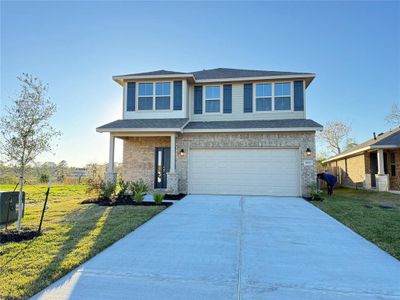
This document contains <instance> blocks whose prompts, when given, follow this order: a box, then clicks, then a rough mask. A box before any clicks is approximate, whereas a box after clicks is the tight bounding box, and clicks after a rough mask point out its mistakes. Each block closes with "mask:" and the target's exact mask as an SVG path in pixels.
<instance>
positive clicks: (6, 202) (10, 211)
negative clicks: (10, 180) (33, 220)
mask: <svg viewBox="0 0 400 300" xmlns="http://www.w3.org/2000/svg"><path fill="white" fill-rule="evenodd" d="M18 195H19V192H1V191H0V225H5V224H6V222H7V215H8V224H10V223H13V222H15V221H17V220H18V209H19V207H18ZM22 203H23V204H24V205H23V207H24V208H25V193H22ZM23 215H24V211H22V216H23Z"/></svg>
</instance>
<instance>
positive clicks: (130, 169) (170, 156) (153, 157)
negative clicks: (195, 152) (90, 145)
mask: <svg viewBox="0 0 400 300" xmlns="http://www.w3.org/2000/svg"><path fill="white" fill-rule="evenodd" d="M176 136H177V134H176V133H174V132H173V133H169V132H168V133H167V132H165V133H164V132H157V133H132V132H118V133H110V142H109V161H108V168H107V171H106V174H105V180H106V181H113V182H116V180H117V173H116V172H115V169H114V150H115V139H116V138H119V139H122V140H123V168H122V177H123V179H124V180H129V181H137V180H139V179H142V180H143V181H144V182H145V183H146V184H147V186H148V187H149V190H150V191H153V190H158V191H162V192H165V193H168V194H178V176H177V174H176Z"/></svg>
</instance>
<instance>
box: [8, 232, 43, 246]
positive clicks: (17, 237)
mask: <svg viewBox="0 0 400 300" xmlns="http://www.w3.org/2000/svg"><path fill="white" fill-rule="evenodd" d="M39 235H40V234H39V233H38V230H37V229H34V228H23V229H22V230H21V231H17V230H7V231H2V232H0V243H2V244H4V243H9V242H21V241H27V240H32V239H33V238H35V237H37V236H39Z"/></svg>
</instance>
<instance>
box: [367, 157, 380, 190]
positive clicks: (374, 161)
mask: <svg viewBox="0 0 400 300" xmlns="http://www.w3.org/2000/svg"><path fill="white" fill-rule="evenodd" d="M369 161H370V171H371V172H370V173H371V186H372V187H376V179H375V174H377V173H378V158H377V156H376V152H373V153H370V154H369Z"/></svg>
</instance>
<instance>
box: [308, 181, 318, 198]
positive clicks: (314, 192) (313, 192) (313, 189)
mask: <svg viewBox="0 0 400 300" xmlns="http://www.w3.org/2000/svg"><path fill="white" fill-rule="evenodd" d="M307 187H308V191H309V193H310V198H311V200H316V199H319V197H320V196H321V191H319V190H318V187H317V184H316V183H315V182H313V183H310V184H309V185H307Z"/></svg>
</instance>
